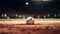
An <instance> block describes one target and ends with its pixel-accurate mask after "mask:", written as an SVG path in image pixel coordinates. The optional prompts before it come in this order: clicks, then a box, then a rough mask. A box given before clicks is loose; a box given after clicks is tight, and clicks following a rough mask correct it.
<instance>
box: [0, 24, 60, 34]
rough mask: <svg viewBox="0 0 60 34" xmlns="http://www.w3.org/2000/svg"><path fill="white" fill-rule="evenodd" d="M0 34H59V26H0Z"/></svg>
mask: <svg viewBox="0 0 60 34" xmlns="http://www.w3.org/2000/svg"><path fill="white" fill-rule="evenodd" d="M0 34H60V26H59V25H26V24H25V25H21V24H0Z"/></svg>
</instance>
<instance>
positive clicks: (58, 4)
mask: <svg viewBox="0 0 60 34" xmlns="http://www.w3.org/2000/svg"><path fill="white" fill-rule="evenodd" d="M26 2H29V5H26V4H25V3H26ZM0 8H1V10H2V11H0V12H4V9H5V10H8V8H10V9H11V10H12V9H13V10H16V11H17V12H21V11H22V12H28V11H29V12H32V11H33V12H45V13H47V12H49V13H60V1H59V0H53V1H50V2H42V1H41V2H34V1H32V0H0ZM6 12H9V11H6Z"/></svg>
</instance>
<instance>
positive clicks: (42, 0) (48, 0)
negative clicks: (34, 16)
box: [42, 0, 52, 1]
mask: <svg viewBox="0 0 60 34" xmlns="http://www.w3.org/2000/svg"><path fill="white" fill-rule="evenodd" d="M42 1H52V0H42Z"/></svg>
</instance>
